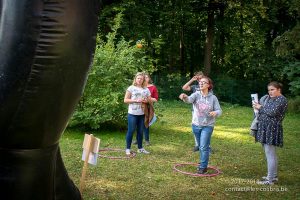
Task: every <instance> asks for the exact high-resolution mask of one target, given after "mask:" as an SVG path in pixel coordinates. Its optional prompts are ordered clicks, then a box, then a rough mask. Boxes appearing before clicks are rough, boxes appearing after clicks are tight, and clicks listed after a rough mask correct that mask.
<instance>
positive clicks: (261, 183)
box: [256, 180, 274, 185]
mask: <svg viewBox="0 0 300 200" xmlns="http://www.w3.org/2000/svg"><path fill="white" fill-rule="evenodd" d="M256 184H258V185H274V182H273V181H270V180H261V181H257V182H256Z"/></svg>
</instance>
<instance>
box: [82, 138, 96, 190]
mask: <svg viewBox="0 0 300 200" xmlns="http://www.w3.org/2000/svg"><path fill="white" fill-rule="evenodd" d="M87 139H88V141H87V148H86V149H85V150H86V152H85V160H84V165H83V168H82V173H81V179H80V188H79V191H80V193H82V191H83V188H84V185H85V184H84V183H85V176H86V171H87V169H88V165H89V164H88V161H89V156H90V152H92V150H93V149H94V140H95V137H94V136H93V134H91V135H88V138H87Z"/></svg>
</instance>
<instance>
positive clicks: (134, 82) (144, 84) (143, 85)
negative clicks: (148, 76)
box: [132, 72, 146, 88]
mask: <svg viewBox="0 0 300 200" xmlns="http://www.w3.org/2000/svg"><path fill="white" fill-rule="evenodd" d="M138 76H143V78H144V80H143V83H142V88H145V87H146V83H145V73H144V72H138V73H136V75H135V76H134V79H133V82H132V85H134V86H136V81H135V80H136V77H138Z"/></svg>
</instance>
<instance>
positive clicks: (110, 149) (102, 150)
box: [99, 148, 136, 159]
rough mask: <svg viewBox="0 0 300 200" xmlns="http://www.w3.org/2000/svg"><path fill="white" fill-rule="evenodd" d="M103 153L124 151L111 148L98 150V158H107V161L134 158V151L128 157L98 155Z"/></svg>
mask: <svg viewBox="0 0 300 200" xmlns="http://www.w3.org/2000/svg"><path fill="white" fill-rule="evenodd" d="M104 151H120V152H124V151H125V150H124V149H112V148H105V149H100V150H99V157H101V158H109V159H130V158H133V157H135V156H136V153H135V152H134V151H131V153H130V155H129V156H107V155H102V154H100V152H104Z"/></svg>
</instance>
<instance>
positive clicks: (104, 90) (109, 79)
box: [70, 14, 153, 129]
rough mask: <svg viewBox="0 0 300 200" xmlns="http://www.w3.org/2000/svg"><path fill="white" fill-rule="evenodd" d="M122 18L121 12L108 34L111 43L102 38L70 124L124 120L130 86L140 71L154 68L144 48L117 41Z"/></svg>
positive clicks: (88, 124) (97, 124)
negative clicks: (126, 94) (125, 96)
mask: <svg viewBox="0 0 300 200" xmlns="http://www.w3.org/2000/svg"><path fill="white" fill-rule="evenodd" d="M121 17H122V15H121V14H118V15H117V17H116V19H115V25H114V27H113V30H114V31H113V32H112V33H109V34H108V36H107V42H104V41H101V40H100V39H99V42H98V45H97V47H96V51H95V55H94V64H93V67H92V69H91V71H90V73H89V76H88V81H87V84H86V87H85V90H84V94H83V96H82V99H81V101H80V103H79V105H78V107H77V109H76V111H75V113H74V115H73V117H72V119H71V121H70V126H78V125H85V126H87V127H89V128H92V129H98V128H99V127H100V126H101V124H104V123H112V124H114V123H115V124H120V123H122V122H124V121H125V119H126V115H127V105H126V104H124V102H123V99H124V95H125V91H126V89H127V87H129V85H131V84H132V81H133V77H134V76H135V74H136V73H137V72H138V71H146V70H147V71H148V72H149V73H151V72H152V71H153V68H152V67H151V63H150V60H149V59H147V58H146V56H145V52H144V50H143V49H140V48H136V46H135V44H134V45H131V44H132V42H131V41H129V42H128V41H125V40H124V38H121V39H118V42H117V43H116V44H115V41H116V40H115V39H116V32H117V30H118V28H119V27H120V22H121Z"/></svg>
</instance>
